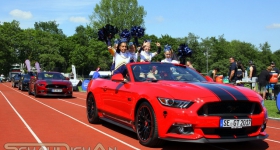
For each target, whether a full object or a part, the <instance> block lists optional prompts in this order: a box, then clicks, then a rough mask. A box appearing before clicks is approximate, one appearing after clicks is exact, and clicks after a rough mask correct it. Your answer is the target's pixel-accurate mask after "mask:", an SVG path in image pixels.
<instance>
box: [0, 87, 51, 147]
mask: <svg viewBox="0 0 280 150" xmlns="http://www.w3.org/2000/svg"><path fill="white" fill-rule="evenodd" d="M0 93H1V94H2V96H3V97H4V98H5V100H6V101H7V103H8V104H9V105H10V106H11V108H12V109H13V110H14V111H15V113H16V114H17V115H18V117H19V118H20V120H21V121H22V122H23V124H24V125H25V126H26V127H27V129H28V130H29V132H30V133H31V134H32V135H33V137H34V138H35V139H36V141H37V142H38V143H39V144H42V141H41V140H40V139H39V137H38V136H37V135H36V133H35V132H34V131H33V130H32V129H31V127H30V126H29V125H28V124H27V122H26V121H25V120H24V119H23V118H22V117H21V115H20V114H19V113H18V111H17V110H16V109H15V107H14V106H13V105H12V104H11V102H10V101H9V100H8V99H7V97H6V96H5V95H4V94H3V93H2V91H0ZM41 146H42V148H43V149H44V150H47V148H46V147H45V146H43V144H42V145H41Z"/></svg>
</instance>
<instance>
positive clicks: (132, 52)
mask: <svg viewBox="0 0 280 150" xmlns="http://www.w3.org/2000/svg"><path fill="white" fill-rule="evenodd" d="M128 53H129V54H130V55H131V58H130V62H137V61H138V56H139V53H137V52H136V45H135V44H133V42H129V44H128Z"/></svg>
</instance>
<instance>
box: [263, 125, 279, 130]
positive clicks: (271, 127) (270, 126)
mask: <svg viewBox="0 0 280 150" xmlns="http://www.w3.org/2000/svg"><path fill="white" fill-rule="evenodd" d="M266 127H267V128H272V129H277V130H280V128H276V127H271V126H266Z"/></svg>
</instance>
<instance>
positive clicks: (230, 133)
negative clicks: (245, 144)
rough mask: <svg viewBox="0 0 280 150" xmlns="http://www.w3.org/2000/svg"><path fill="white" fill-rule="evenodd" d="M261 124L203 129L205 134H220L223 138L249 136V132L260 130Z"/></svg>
mask: <svg viewBox="0 0 280 150" xmlns="http://www.w3.org/2000/svg"><path fill="white" fill-rule="evenodd" d="M259 128H260V127H259V126H252V127H246V128H240V129H231V128H202V131H203V133H204V134H205V135H219V136H221V137H223V138H233V137H235V136H237V137H238V136H239V137H242V136H248V135H249V134H252V133H255V132H257V131H258V129H259Z"/></svg>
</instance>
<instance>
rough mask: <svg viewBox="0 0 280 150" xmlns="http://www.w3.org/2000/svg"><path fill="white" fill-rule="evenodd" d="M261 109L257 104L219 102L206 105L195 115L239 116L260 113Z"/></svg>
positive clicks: (248, 102)
mask: <svg viewBox="0 0 280 150" xmlns="http://www.w3.org/2000/svg"><path fill="white" fill-rule="evenodd" d="M261 111H262V108H261V106H260V105H259V104H258V103H257V102H250V101H245V100H244V101H220V102H211V103H206V104H204V105H203V107H201V108H200V109H199V110H198V112H197V114H198V115H199V116H240V115H252V114H259V113H261Z"/></svg>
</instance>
